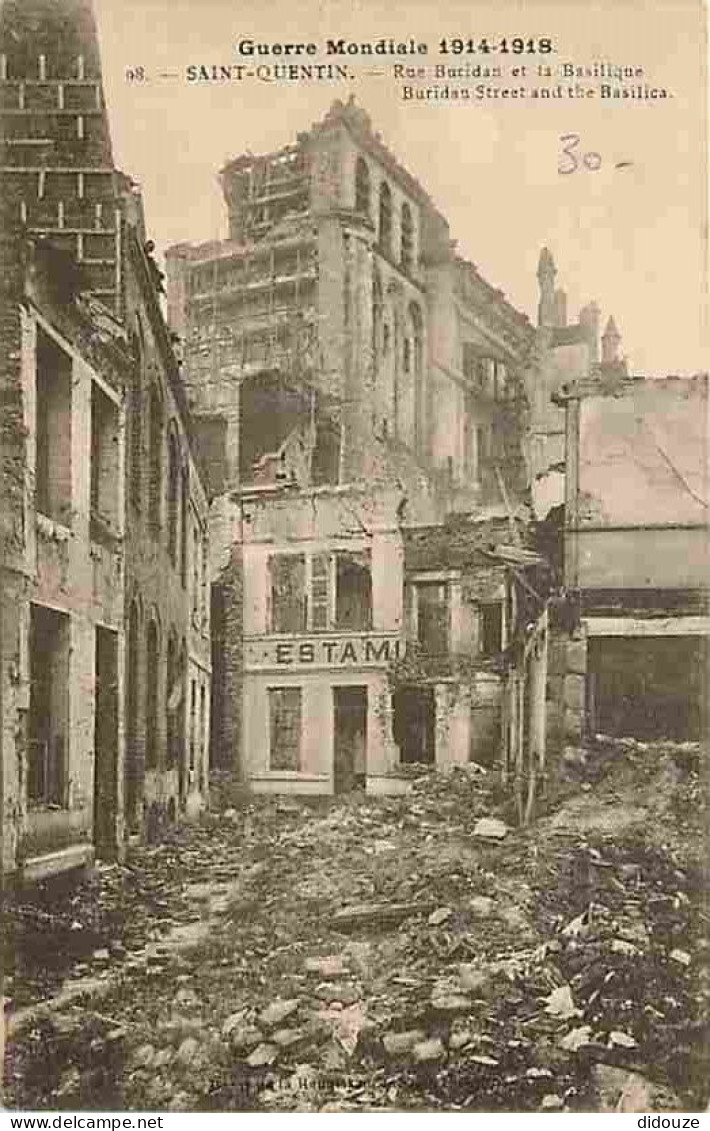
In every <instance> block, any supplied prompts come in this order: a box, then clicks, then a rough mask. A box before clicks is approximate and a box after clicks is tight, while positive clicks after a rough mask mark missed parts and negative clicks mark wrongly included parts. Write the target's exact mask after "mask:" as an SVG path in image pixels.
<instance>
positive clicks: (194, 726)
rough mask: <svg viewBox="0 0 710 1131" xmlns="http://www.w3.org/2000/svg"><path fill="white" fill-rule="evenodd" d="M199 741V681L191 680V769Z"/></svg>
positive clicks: (195, 758)
mask: <svg viewBox="0 0 710 1131" xmlns="http://www.w3.org/2000/svg"><path fill="white" fill-rule="evenodd" d="M198 741H199V735H198V733H197V682H196V680H194V679H193V680H191V683H190V769H191V770H194V768H195V764H196V760H197V753H196V747H197V743H198Z"/></svg>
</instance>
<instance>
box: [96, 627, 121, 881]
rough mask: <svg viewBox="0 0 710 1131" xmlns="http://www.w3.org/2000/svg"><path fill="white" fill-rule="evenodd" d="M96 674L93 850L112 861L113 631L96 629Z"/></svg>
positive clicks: (115, 735)
mask: <svg viewBox="0 0 710 1131" xmlns="http://www.w3.org/2000/svg"><path fill="white" fill-rule="evenodd" d="M95 671H96V697H95V701H94V706H95V719H94V846H95V848H96V854H97V856H99V857H100V858H102V859H109V858H111V857H113V856H114V855H115V853H116V805H117V793H118V789H117V786H118V639H117V636H116V633H115V632H113V631H111V629H108V628H100V627H99V628H97V629H96V668H95Z"/></svg>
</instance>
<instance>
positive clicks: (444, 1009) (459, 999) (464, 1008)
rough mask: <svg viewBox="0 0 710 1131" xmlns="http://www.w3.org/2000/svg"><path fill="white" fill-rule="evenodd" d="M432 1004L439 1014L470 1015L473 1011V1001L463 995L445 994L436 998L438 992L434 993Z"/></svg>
mask: <svg viewBox="0 0 710 1131" xmlns="http://www.w3.org/2000/svg"><path fill="white" fill-rule="evenodd" d="M431 1004H432V1007H433V1008H434V1009H436V1010H437V1012H439V1013H469V1012H470V1010H471V1001H470V999H469V998H467V997H464V996H463V994H443V995H441V996H436V991H434V993H433V994H432V998H431Z"/></svg>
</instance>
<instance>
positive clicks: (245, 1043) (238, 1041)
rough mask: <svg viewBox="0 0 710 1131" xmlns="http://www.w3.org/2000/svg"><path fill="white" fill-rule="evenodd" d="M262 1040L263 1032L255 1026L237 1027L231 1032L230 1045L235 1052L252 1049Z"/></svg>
mask: <svg viewBox="0 0 710 1131" xmlns="http://www.w3.org/2000/svg"><path fill="white" fill-rule="evenodd" d="M261 1039H262V1033H261V1030H260V1029H257V1028H256V1026H254V1025H237V1026H236V1027H234V1028H232V1029H230V1031H229V1043H230V1045H231V1047H232V1048H233V1049H234V1051H235V1052H240V1051H244V1050H246V1049H252V1048H254V1046H255V1045H258V1044H259V1042H260V1041H261Z"/></svg>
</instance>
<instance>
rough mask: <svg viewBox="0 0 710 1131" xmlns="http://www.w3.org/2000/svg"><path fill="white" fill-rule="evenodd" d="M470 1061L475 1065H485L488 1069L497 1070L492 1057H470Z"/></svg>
mask: <svg viewBox="0 0 710 1131" xmlns="http://www.w3.org/2000/svg"><path fill="white" fill-rule="evenodd" d="M471 1060H473V1061H475V1062H476V1064H487V1065H488V1066H489V1067H490V1068H497V1067H498V1061H497V1060H496V1059H495V1057H493V1056H472V1057H471Z"/></svg>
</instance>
